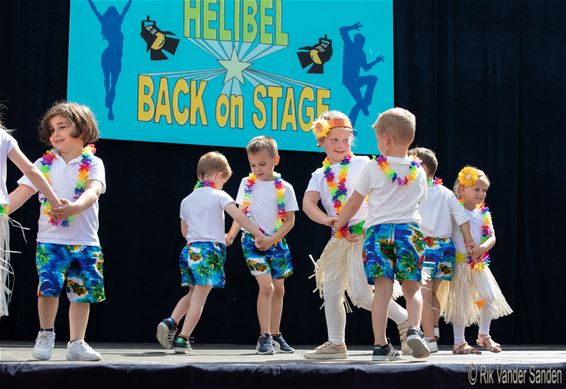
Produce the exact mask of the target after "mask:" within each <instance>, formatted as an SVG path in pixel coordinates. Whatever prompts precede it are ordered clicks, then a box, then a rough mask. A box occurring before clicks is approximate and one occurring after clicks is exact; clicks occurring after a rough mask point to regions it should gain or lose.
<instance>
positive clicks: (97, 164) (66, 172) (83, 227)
mask: <svg viewBox="0 0 566 389" xmlns="http://www.w3.org/2000/svg"><path fill="white" fill-rule="evenodd" d="M54 154H55V160H54V161H53V164H52V165H51V168H50V169H49V176H50V181H51V186H52V187H53V191H55V193H56V194H57V196H58V197H60V198H63V199H67V200H69V201H73V197H74V196H75V186H76V184H77V179H78V178H79V165H80V163H81V160H82V156H81V155H79V156H78V157H76V158H74V159H72V160H71V161H69V163H66V162H65V160H64V159H63V158H61V157H60V156H59V154H58V153H57V151H54ZM40 161H41V158H40V159H38V160H37V161H35V163H34V164H35V166H37V167H39V166H40ZM91 180H97V181H100V183H102V193H104V192H106V178H105V170H104V163H103V162H102V160H101V159H100V158H98V157H97V156H94V157H93V158H92V163H91V166H90V173H89V176H88V181H91ZM18 184H20V185H27V186H29V187H30V188H32V189H33V190H35V191H36V192H37V188H36V187H35V186H34V185H33V184H32V183H31V181H30V180H29V179H28V178H27V177H26V176H23V177H22V178H20V179H19V180H18ZM40 208H41V207H40ZM37 241H38V242H42V243H56V244H72V245H85V246H100V242H99V240H98V199H97V200H96V201H95V202H94V204H92V206H90V207H89V208H88V209H85V210H84V211H83V212H81V213H79V214H77V215H74V216H73V220H72V221H71V222H70V223H69V226H68V227H61V226H59V227H57V226H54V225H51V224H49V218H48V217H47V216H46V215H45V214H44V213H43V209H40V212H39V221H38V231H37Z"/></svg>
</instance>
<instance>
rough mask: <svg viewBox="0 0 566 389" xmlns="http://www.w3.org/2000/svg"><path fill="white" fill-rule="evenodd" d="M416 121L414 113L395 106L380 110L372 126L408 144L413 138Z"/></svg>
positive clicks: (398, 141)
mask: <svg viewBox="0 0 566 389" xmlns="http://www.w3.org/2000/svg"><path fill="white" fill-rule="evenodd" d="M416 122H417V121H416V118H415V115H413V114H412V113H411V112H409V111H407V110H406V109H403V108H399V107H396V108H391V109H388V110H387V111H385V112H382V113H381V114H380V115H379V116H378V117H377V120H376V121H375V123H373V126H372V127H373V128H374V129H375V131H377V132H380V133H388V134H390V135H391V136H392V137H393V140H394V141H395V142H397V143H400V144H406V145H410V144H411V143H413V140H414V139H415V129H416Z"/></svg>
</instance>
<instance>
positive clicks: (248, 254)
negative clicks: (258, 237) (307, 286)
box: [242, 232, 293, 279]
mask: <svg viewBox="0 0 566 389" xmlns="http://www.w3.org/2000/svg"><path fill="white" fill-rule="evenodd" d="M242 251H243V252H244V258H245V260H246V265H248V269H250V272H251V273H252V275H253V276H261V275H263V274H271V277H272V278H273V279H280V278H287V277H289V276H290V275H291V274H293V261H292V260H291V252H290V251H289V246H288V245H287V241H286V240H285V239H283V240H282V241H281V242H279V243H277V244H276V245H273V246H271V247H270V248H268V249H267V250H266V251H261V250H259V249H258V248H257V247H255V243H254V237H253V235H252V234H250V233H247V232H242Z"/></svg>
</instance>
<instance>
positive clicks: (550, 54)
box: [0, 0, 566, 345]
mask: <svg viewBox="0 0 566 389" xmlns="http://www.w3.org/2000/svg"><path fill="white" fill-rule="evenodd" d="M354 4H357V5H363V2H359V3H354ZM362 12H364V10H363V9H362V8H360V13H362ZM0 16H1V20H2V23H0V53H1V56H0V101H2V102H3V103H4V105H5V106H6V109H4V110H3V111H4V121H5V123H6V125H7V126H8V127H9V128H14V129H16V132H15V133H14V136H15V137H16V139H17V140H18V141H19V144H20V147H21V148H22V150H23V151H24V152H25V153H26V154H27V155H28V157H29V158H30V159H32V160H35V159H36V158H38V157H39V156H40V155H41V154H42V152H43V151H44V149H45V147H44V146H42V145H41V144H40V143H39V142H38V140H37V130H36V129H37V127H38V121H39V119H40V118H41V116H42V114H43V113H44V112H45V110H46V109H47V108H48V107H49V106H50V105H51V104H52V103H53V102H54V101H56V100H59V99H64V98H65V96H66V81H67V78H66V76H67V44H68V23H69V2H68V0H67V1H65V0H50V1H47V0H44V1H40V0H11V1H2V2H1V3H0ZM565 16H566V2H564V1H560V0H536V1H534V0H530V1H528V0H498V1H490V0H467V1H464V0H462V1H448V0H445V1H434V0H431V1H428V0H427V1H424V0H398V1H394V29H395V105H397V106H401V107H404V108H407V109H409V110H411V111H412V112H414V113H415V114H416V117H417V123H418V126H417V136H416V141H415V144H417V145H420V146H426V147H429V148H431V149H433V150H435V151H436V152H437V156H438V158H439V161H440V168H439V171H438V176H440V177H442V178H443V179H444V182H445V183H446V184H447V185H448V186H449V187H450V186H451V183H452V182H453V180H454V179H455V176H456V174H457V172H458V170H459V169H460V168H461V167H462V166H463V165H465V164H473V165H475V166H478V167H480V168H482V169H483V170H485V171H486V172H487V174H488V175H489V177H490V179H491V183H492V186H491V188H490V192H489V195H488V198H487V203H488V205H489V206H490V208H491V210H492V213H493V217H494V225H495V228H496V232H497V245H496V246H495V248H494V249H493V251H492V260H493V262H492V271H493V273H494V275H495V277H496V278H497V280H498V282H499V284H500V286H501V289H502V290H503V292H504V294H505V296H506V298H507V300H508V301H509V303H510V305H511V306H512V308H513V309H514V310H515V312H514V313H513V314H512V315H511V316H508V317H505V318H502V319H499V320H496V321H494V322H493V324H492V334H493V336H494V338H495V339H496V340H498V341H501V342H502V343H504V344H566V332H565V331H564V321H565V319H564V318H565V317H566V309H565V306H566V305H565V304H564V300H563V298H564V292H565V288H564V286H563V284H564V277H565V275H566V274H565V273H566V263H565V254H566V243H565V242H566V239H565V238H564V237H562V238H560V237H561V236H562V232H563V231H562V226H563V224H562V222H563V219H564V216H566V213H565V210H564V205H563V203H561V202H560V201H561V200H560V199H561V198H563V197H562V195H563V190H564V189H565V188H566V178H565V174H564V170H565V168H566V163H565V158H564V156H563V155H562V152H564V146H565V142H564V138H565V137H564V133H563V131H564V118H565V117H566V115H565V114H564V110H565V109H566V104H565V103H566V98H565V95H564V93H565V92H566V26H565V23H564V17H565ZM85 77H88V75H85ZM334 108H336V109H343V110H347V109H348V108H346V107H334ZM97 148H98V154H97V155H99V156H100V157H101V158H102V159H103V160H104V162H105V165H106V168H107V185H108V192H107V193H106V194H105V195H103V196H102V197H101V199H100V206H101V212H100V231H99V233H100V239H101V242H102V246H103V249H104V252H105V257H106V262H105V265H104V266H105V269H104V270H105V285H106V293H107V301H106V302H104V303H102V304H98V305H93V307H92V311H91V319H90V324H89V328H88V331H87V340H90V341H120V342H134V341H135V342H154V333H155V326H156V324H157V323H158V322H159V321H160V320H161V319H162V318H164V317H166V316H167V315H169V313H170V311H171V310H172V309H173V307H174V305H175V303H176V302H177V299H178V298H179V297H181V296H182V295H183V293H184V291H183V290H182V289H181V288H180V286H179V283H180V279H179V274H178V266H177V257H178V254H179V252H180V250H181V248H182V246H183V242H184V241H183V238H182V237H181V234H180V231H179V219H178V207H179V203H180V201H181V200H182V198H183V197H184V196H186V195H187V194H188V193H189V192H190V191H191V190H192V186H193V185H194V182H195V168H196V161H197V160H198V158H199V156H200V155H202V154H203V153H205V152H207V151H209V150H211V149H219V150H220V151H221V152H223V153H224V154H225V155H226V156H227V158H228V160H229V161H230V163H231V165H232V168H233V170H234V172H235V175H234V178H233V179H232V180H231V181H229V182H228V184H227V185H226V186H225V189H226V190H227V192H228V193H231V194H232V195H235V193H236V190H237V185H238V182H239V178H240V177H242V176H244V175H246V174H247V173H248V169H249V167H248V164H247V159H246V153H245V152H244V150H243V149H237V148H217V147H200V146H187V145H176V144H159V143H143V142H127V141H112V140H101V141H100V142H99V143H98V145H97ZM322 158H323V155H322V153H305V152H290V151H282V152H281V164H280V166H279V167H278V171H280V172H281V173H282V174H283V176H284V177H285V179H286V180H287V181H289V182H291V183H292V184H293V185H294V187H295V191H296V193H297V197H298V200H299V201H301V200H302V195H303V193H304V190H305V188H306V184H307V182H308V180H309V177H310V172H312V171H313V170H315V169H316V168H318V167H319V166H320V164H321V161H322ZM19 177H20V173H19V172H18V171H17V169H15V168H14V166H13V165H11V164H10V166H9V171H8V188H9V190H12V189H13V188H14V187H15V185H16V184H15V182H16V180H17V179H18V178H19ZM37 215H38V204H37V202H36V201H30V202H29V203H28V204H26V205H25V206H24V207H23V208H22V209H21V210H19V211H18V212H16V213H15V214H14V215H13V216H14V218H15V219H17V220H18V221H20V222H21V223H22V224H24V225H25V226H28V227H31V231H30V232H28V233H27V234H26V235H27V238H28V243H27V244H26V243H25V242H24V241H23V240H22V238H21V236H20V234H19V233H18V232H17V231H16V230H13V235H12V248H13V249H14V250H20V251H22V254H19V255H14V256H13V266H14V269H15V272H16V283H15V291H14V295H13V299H12V303H11V305H10V316H8V317H4V318H2V319H1V320H0V339H1V340H26V341H30V344H31V341H32V339H33V338H34V337H35V334H36V331H37V328H38V319H37V309H36V300H37V299H36V297H35V290H36V286H37V275H36V272H35V265H34V250H35V247H34V244H33V242H34V239H35V233H36V220H37ZM328 237H329V231H328V230H327V229H325V228H323V227H320V226H317V225H315V224H314V223H313V222H311V221H309V220H308V219H307V218H306V216H305V215H304V214H303V213H300V212H299V213H298V215H297V221H296V226H295V228H294V229H293V231H291V233H290V234H289V236H288V241H289V244H290V247H291V249H292V253H293V257H294V264H295V274H294V275H293V276H292V277H291V278H290V279H288V281H287V282H286V287H287V294H286V300H285V310H284V313H283V321H282V331H283V332H284V333H285V335H286V338H287V340H288V341H289V342H290V343H291V344H319V343H320V342H322V341H324V340H326V327H325V322H324V314H323V311H322V310H319V307H320V305H321V301H320V299H319V298H318V295H317V294H313V293H312V290H313V289H314V281H313V279H309V278H308V277H309V275H310V274H311V273H312V270H313V268H312V264H311V263H310V260H309V259H308V254H309V253H311V254H313V256H314V257H315V258H316V257H318V254H320V252H321V251H322V248H323V247H324V244H325V243H326V241H327V239H328ZM228 255H229V260H228V263H227V266H226V272H227V279H228V283H227V287H226V288H225V289H224V290H214V291H213V292H212V293H211V295H210V297H209V300H208V303H207V305H206V307H205V311H204V314H203V316H202V319H201V321H200V323H199V324H198V326H197V328H196V330H195V332H194V336H195V338H196V340H197V342H229V343H248V344H250V345H251V344H254V343H255V339H256V337H257V334H258V332H259V327H258V324H257V317H256V313H255V300H256V294H257V285H256V282H255V280H254V279H253V278H252V277H251V276H250V274H249V273H248V270H247V269H246V267H245V265H244V262H243V260H242V255H241V249H240V247H239V245H237V244H236V245H234V246H232V247H230V248H229V250H228ZM67 306H68V304H67V303H66V298H65V297H63V298H62V299H61V308H60V311H59V315H58V318H57V322H56V331H57V333H58V339H59V340H65V339H67V338H68V323H67ZM476 331H477V327H476V328H473V329H472V330H469V331H468V333H469V335H468V340H470V341H471V340H472V339H475V338H474V336H475V333H476ZM390 333H391V335H392V338H393V339H394V340H396V339H397V334H396V331H390ZM347 342H348V343H349V344H371V342H372V335H371V320H370V316H369V313H368V312H363V311H359V310H358V311H356V312H354V313H353V314H350V315H348V329H347ZM451 342H452V332H451V329H450V327H447V326H443V328H442V338H441V343H442V344H450V343H451Z"/></svg>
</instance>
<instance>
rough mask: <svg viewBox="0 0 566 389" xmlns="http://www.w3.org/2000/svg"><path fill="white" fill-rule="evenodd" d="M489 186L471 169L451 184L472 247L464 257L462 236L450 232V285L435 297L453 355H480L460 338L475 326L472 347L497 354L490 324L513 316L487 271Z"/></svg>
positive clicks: (491, 236)
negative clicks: (452, 257)
mask: <svg viewBox="0 0 566 389" xmlns="http://www.w3.org/2000/svg"><path fill="white" fill-rule="evenodd" d="M489 184H490V183H489V179H488V177H487V175H486V174H485V173H484V172H483V171H481V170H479V169H477V168H475V167H472V166H466V167H464V168H463V169H462V170H460V172H459V173H458V178H457V180H456V182H455V184H454V194H455V195H456V197H457V198H459V199H460V202H461V203H462V205H463V208H464V210H465V212H466V214H467V215H468V217H469V218H470V228H471V232H472V237H473V240H474V242H475V244H476V246H475V247H474V248H473V249H472V250H471V251H470V253H469V254H468V250H467V249H466V245H465V243H464V238H463V235H462V232H461V231H460V230H459V229H454V234H453V236H452V239H453V241H454V245H455V246H456V266H455V268H454V275H453V277H452V282H451V283H450V285H442V286H441V287H440V288H439V290H438V294H437V295H438V299H439V301H440V307H441V313H442V315H443V316H444V318H445V320H446V321H447V322H449V323H452V325H453V328H454V347H453V353H454V354H479V353H480V351H479V350H478V349H477V348H475V347H471V346H469V345H468V343H467V342H466V339H465V335H464V333H465V328H466V327H467V326H469V325H471V324H475V323H478V324H479V333H478V338H477V340H476V344H477V345H478V346H480V347H482V348H484V349H486V350H488V351H491V352H494V353H498V352H500V351H501V345H500V344H499V343H496V342H495V341H494V340H493V339H492V338H491V336H490V334H489V329H490V324H491V321H492V320H493V319H497V318H499V317H501V316H506V315H509V314H511V313H512V312H513V311H512V310H511V308H510V307H509V304H507V301H506V300H505V297H504V296H503V293H502V292H501V289H500V288H499V285H498V284H497V281H496V280H495V278H494V277H493V274H492V273H491V270H490V269H489V263H490V259H489V255H488V251H489V250H490V249H491V248H493V246H494V245H495V230H494V228H493V223H492V220H491V213H490V212H489V208H487V206H486V205H485V203H484V200H485V197H486V195H487V190H488V188H489Z"/></svg>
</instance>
